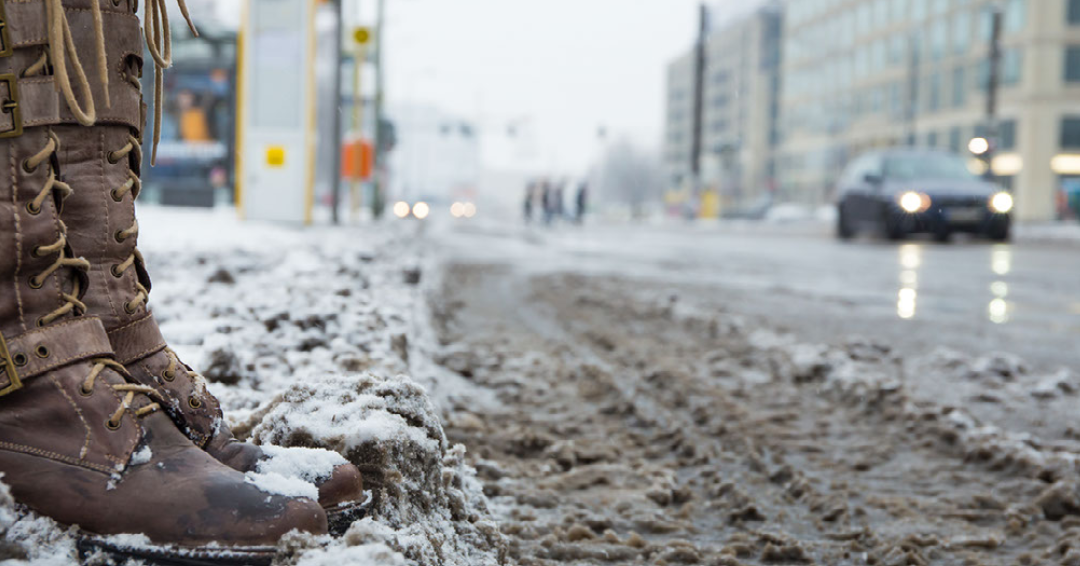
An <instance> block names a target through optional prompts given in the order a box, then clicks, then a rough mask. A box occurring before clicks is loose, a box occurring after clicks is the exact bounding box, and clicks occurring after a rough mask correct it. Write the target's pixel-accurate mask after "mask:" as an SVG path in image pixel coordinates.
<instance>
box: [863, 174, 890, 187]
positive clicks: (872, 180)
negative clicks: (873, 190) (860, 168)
mask: <svg viewBox="0 0 1080 566" xmlns="http://www.w3.org/2000/svg"><path fill="white" fill-rule="evenodd" d="M863 180H864V181H866V184H867V185H873V186H874V187H880V186H881V184H882V183H884V182H885V177H882V176H881V174H880V173H867V174H866V175H863Z"/></svg>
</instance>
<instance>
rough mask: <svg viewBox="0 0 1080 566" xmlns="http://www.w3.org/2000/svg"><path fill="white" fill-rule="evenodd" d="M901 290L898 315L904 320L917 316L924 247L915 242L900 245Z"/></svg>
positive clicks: (897, 305)
mask: <svg viewBox="0 0 1080 566" xmlns="http://www.w3.org/2000/svg"><path fill="white" fill-rule="evenodd" d="M899 253H900V268H901V270H900V292H899V295H898V297H897V300H896V315H897V316H899V317H900V318H902V319H904V320H908V319H912V318H915V313H916V311H917V310H918V302H919V268H920V267H922V247H921V246H918V245H915V244H905V245H903V246H900V248H899Z"/></svg>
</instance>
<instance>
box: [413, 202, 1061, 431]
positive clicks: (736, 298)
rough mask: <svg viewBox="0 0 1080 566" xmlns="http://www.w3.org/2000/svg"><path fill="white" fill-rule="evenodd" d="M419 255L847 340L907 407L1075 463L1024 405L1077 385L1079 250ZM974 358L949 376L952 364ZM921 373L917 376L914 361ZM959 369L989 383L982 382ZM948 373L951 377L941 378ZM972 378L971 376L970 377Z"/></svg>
mask: <svg viewBox="0 0 1080 566" xmlns="http://www.w3.org/2000/svg"><path fill="white" fill-rule="evenodd" d="M427 232H428V235H429V239H430V240H431V241H432V242H437V245H435V250H436V251H435V253H436V254H442V255H445V256H447V257H452V258H454V261H459V262H472V263H482V264H502V265H507V266H512V267H513V268H514V270H516V271H517V272H520V273H522V274H526V275H532V276H540V275H546V274H560V273H574V274H585V275H594V276H605V277H612V278H615V279H617V280H619V281H624V282H630V283H633V284H634V285H636V286H637V287H639V288H641V289H649V290H651V291H653V292H655V293H659V294H664V293H666V294H670V295H671V296H672V297H678V298H679V299H680V300H681V301H682V302H683V303H685V304H692V305H693V306H694V308H695V309H700V310H702V311H704V312H716V313H728V314H730V315H733V316H740V317H746V318H748V319H749V320H750V321H752V323H753V324H757V325H760V326H762V327H766V328H769V329H770V330H773V331H777V332H790V333H791V334H792V335H793V336H794V337H795V339H796V340H798V341H801V342H808V343H821V344H832V345H836V344H843V343H845V342H847V341H850V340H851V339H853V338H855V339H859V340H869V341H872V342H873V343H875V344H881V345H884V346H887V347H888V348H890V349H891V350H892V352H893V353H894V354H895V355H896V356H898V357H900V358H904V359H907V360H917V361H919V363H909V364H908V367H907V368H906V369H905V371H906V373H907V375H906V376H905V379H906V380H907V381H909V382H912V383H913V385H914V386H913V388H912V392H911V394H912V395H913V396H915V397H917V398H924V399H928V400H936V401H941V402H946V403H950V404H952V405H954V406H960V407H965V408H967V409H969V410H970V411H971V412H972V413H973V414H974V415H975V416H976V417H978V418H980V419H982V420H983V421H985V422H990V423H994V424H995V425H996V426H1000V427H1002V428H1005V429H1007V430H1010V431H1015V432H1017V433H1028V434H1031V435H1034V436H1035V437H1037V438H1039V439H1041V440H1042V441H1045V442H1049V443H1055V444H1057V445H1061V446H1065V447H1067V448H1068V449H1069V450H1077V451H1080V418H1078V417H1077V416H1076V415H1077V413H1076V410H1075V407H1076V401H1077V400H1076V398H1075V397H1073V396H1070V395H1050V396H1038V397H1037V398H1036V396H1035V395H1034V394H1033V393H1032V392H1033V391H1034V390H1035V389H1037V388H1038V387H1039V386H1040V383H1042V382H1045V381H1046V380H1047V379H1049V378H1048V377H1047V376H1050V375H1053V374H1055V372H1059V371H1061V370H1064V371H1066V372H1071V373H1070V374H1068V375H1071V376H1072V377H1071V379H1072V380H1073V381H1074V382H1075V381H1077V379H1080V347H1078V345H1080V247H1078V246H1076V245H1069V244H990V243H986V242H981V241H972V240H959V241H956V242H954V243H951V244H946V245H943V244H939V243H935V242H931V241H911V242H906V243H902V244H894V243H888V242H883V241H875V240H859V241H855V242H851V243H841V242H839V241H836V240H835V239H834V238H832V237H830V236H829V235H828V234H827V233H825V232H822V231H820V230H818V231H813V230H810V231H803V230H790V229H786V228H784V227H779V228H776V227H764V228H761V227H758V228H751V229H748V230H743V231H740V230H731V229H716V228H711V229H700V228H694V227H655V226H597V227H586V228H584V229H581V228H575V227H564V228H562V229H556V230H544V229H522V228H520V227H507V226H498V225H485V224H478V223H472V224H458V225H443V226H439V225H433V226H429V227H427ZM965 356H966V357H970V358H973V359H974V358H980V359H978V360H974V361H972V360H968V362H970V363H968V362H963V363H961V362H957V361H956V359H955V358H958V357H960V358H962V357H965ZM924 357H925V358H927V360H925V363H924V362H923V361H922V358H924ZM970 365H976V366H979V365H981V366H986V367H990V368H1004V369H999V370H993V371H990V372H989V373H991V374H993V375H995V376H997V375H998V374H1001V379H985V378H982V377H981V376H982V374H981V373H977V372H973V371H969V370H968V368H969V366H970ZM957 367H959V368H960V370H957V369H956V368H957ZM984 373H985V372H984Z"/></svg>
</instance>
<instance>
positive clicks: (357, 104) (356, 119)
mask: <svg viewBox="0 0 1080 566" xmlns="http://www.w3.org/2000/svg"><path fill="white" fill-rule="evenodd" d="M365 62H367V45H366V44H364V43H359V42H357V44H356V52H355V53H354V54H353V107H352V131H353V136H355V138H356V139H357V140H363V139H364V94H363V92H362V91H361V90H360V89H361V87H362V86H363V82H362V81H361V75H362V73H363V70H364V63H365ZM358 173H359V172H358V171H353V178H352V181H351V186H350V189H351V193H352V198H351V199H350V201H351V203H352V219H353V220H354V221H355V220H359V219H360V210H361V208H362V207H363V191H361V190H360V176H359V174H358Z"/></svg>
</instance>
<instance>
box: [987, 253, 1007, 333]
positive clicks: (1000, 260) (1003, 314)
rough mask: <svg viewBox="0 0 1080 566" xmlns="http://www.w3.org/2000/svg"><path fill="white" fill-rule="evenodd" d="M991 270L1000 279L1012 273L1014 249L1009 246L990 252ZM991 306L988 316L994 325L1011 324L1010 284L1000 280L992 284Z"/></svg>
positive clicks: (988, 307) (988, 308)
mask: <svg viewBox="0 0 1080 566" xmlns="http://www.w3.org/2000/svg"><path fill="white" fill-rule="evenodd" d="M990 270H991V271H993V272H994V275H997V276H998V277H999V278H1004V277H1005V276H1007V275H1009V273H1011V272H1012V249H1011V248H1009V247H1007V246H994V248H993V249H992V250H991V251H990ZM990 295H991V296H992V298H991V299H990V305H989V306H987V307H986V312H987V316H989V317H990V322H993V323H994V324H1005V323H1006V322H1009V312H1010V311H1011V310H1012V304H1011V303H1010V302H1009V301H1008V298H1009V284H1008V283H1006V282H1005V281H1004V280H1003V279H999V280H997V281H994V282H993V283H991V284H990Z"/></svg>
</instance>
